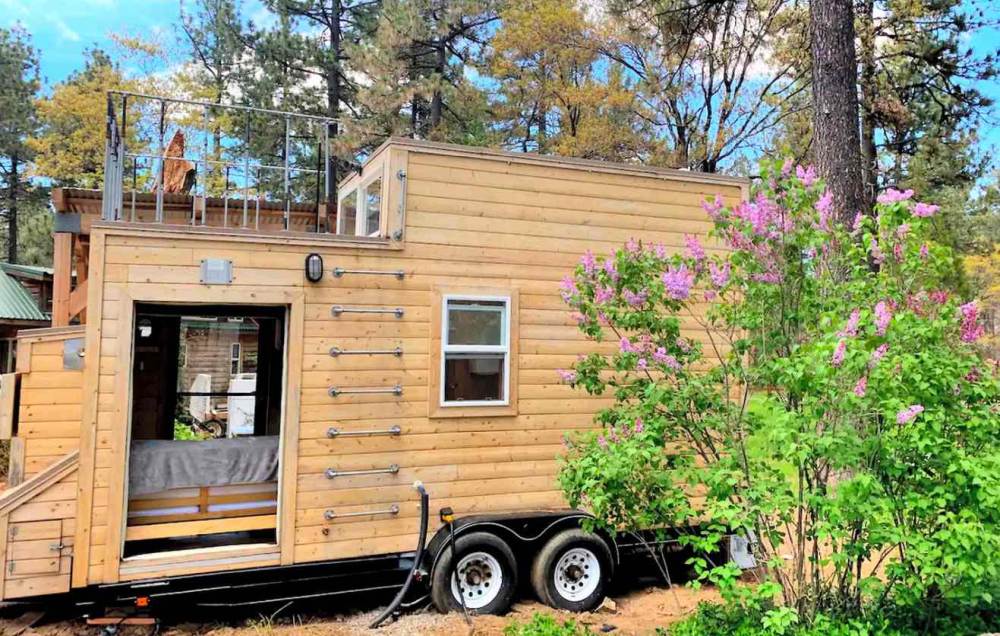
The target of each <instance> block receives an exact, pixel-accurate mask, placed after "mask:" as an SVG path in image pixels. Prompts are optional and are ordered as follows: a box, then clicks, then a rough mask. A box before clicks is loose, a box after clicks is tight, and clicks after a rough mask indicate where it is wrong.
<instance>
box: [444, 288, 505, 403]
mask: <svg viewBox="0 0 1000 636" xmlns="http://www.w3.org/2000/svg"><path fill="white" fill-rule="evenodd" d="M452 300H465V301H480V300H482V301H487V302H503V303H504V306H503V313H502V317H503V324H502V326H501V339H502V341H503V344H501V345H453V344H449V343H448V324H449V316H450V314H449V311H448V303H449V301H452ZM511 305H512V297H511V295H509V294H508V295H481V294H457V293H456V294H442V295H441V362H440V368H439V370H438V372H439V373H440V381H439V382H438V384H439V385H440V386H439V387H438V406H439V407H441V408H446V409H452V408H456V407H459V408H460V407H506V406H510V404H511V381H510V375H511V374H510V359H511V339H512V333H511V331H512V329H511ZM449 353H488V354H497V353H502V354H503V356H504V358H503V399H502V400H453V401H448V400H446V399H445V386H446V382H445V379H446V375H445V369H446V364H447V357H448V354H449Z"/></svg>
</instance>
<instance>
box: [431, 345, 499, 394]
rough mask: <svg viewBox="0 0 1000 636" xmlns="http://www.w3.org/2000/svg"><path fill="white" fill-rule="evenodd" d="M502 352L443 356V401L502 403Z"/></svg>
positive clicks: (447, 354) (448, 354)
mask: <svg viewBox="0 0 1000 636" xmlns="http://www.w3.org/2000/svg"><path fill="white" fill-rule="evenodd" d="M506 357H507V354H505V353H494V354H479V353H446V354H445V363H444V399H445V402H469V401H502V400H504V399H506V396H505V395H504V359H505V358H506Z"/></svg>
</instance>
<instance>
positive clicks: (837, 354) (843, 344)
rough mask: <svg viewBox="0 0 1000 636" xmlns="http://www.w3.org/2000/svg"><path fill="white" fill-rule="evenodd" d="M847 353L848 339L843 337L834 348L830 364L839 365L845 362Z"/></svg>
mask: <svg viewBox="0 0 1000 636" xmlns="http://www.w3.org/2000/svg"><path fill="white" fill-rule="evenodd" d="M845 353H847V341H846V340H844V339H843V338H841V339H840V340H839V341H838V342H837V348H836V349H834V350H833V358H831V359H830V364H832V365H833V366H835V367H839V366H840V365H841V363H843V362H844V354H845Z"/></svg>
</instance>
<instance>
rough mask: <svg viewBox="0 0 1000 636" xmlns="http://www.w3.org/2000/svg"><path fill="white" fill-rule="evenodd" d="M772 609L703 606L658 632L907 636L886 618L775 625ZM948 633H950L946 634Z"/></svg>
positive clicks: (680, 635)
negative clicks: (691, 614)
mask: <svg viewBox="0 0 1000 636" xmlns="http://www.w3.org/2000/svg"><path fill="white" fill-rule="evenodd" d="M773 612H774V610H773V609H772V610H771V611H766V612H765V611H761V610H753V609H747V608H741V607H739V606H735V605H719V604H715V603H702V604H700V605H699V606H698V611H697V612H696V613H695V614H694V615H693V616H691V617H689V618H686V619H684V620H683V621H680V622H679V623H675V624H674V625H671V626H670V627H668V628H666V629H662V630H659V634H660V635H661V636H722V635H723V634H724V635H726V636H909V634H910V633H909V632H907V631H900V630H896V629H893V628H891V627H890V626H889V625H888V621H886V620H885V619H868V620H864V619H858V618H852V619H834V618H830V617H828V616H824V615H819V616H817V617H816V618H815V619H814V620H813V622H812V624H810V625H799V624H797V623H794V624H788V625H782V624H775V622H774V621H773V620H769V617H772V618H773V617H774V616H775V614H774V613H773ZM949 633H951V632H949Z"/></svg>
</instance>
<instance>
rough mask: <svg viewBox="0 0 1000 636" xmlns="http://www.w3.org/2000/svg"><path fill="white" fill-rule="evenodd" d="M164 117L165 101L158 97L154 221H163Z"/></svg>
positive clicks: (165, 162) (165, 151) (164, 177)
mask: <svg viewBox="0 0 1000 636" xmlns="http://www.w3.org/2000/svg"><path fill="white" fill-rule="evenodd" d="M166 119H167V101H166V100H165V99H163V98H160V126H159V132H160V152H159V154H160V174H159V176H158V177H157V181H158V182H159V183H158V184H157V187H156V222H157V223H163V188H164V184H165V182H166V172H167V160H166V154H167V149H166V146H165V145H164V142H163V135H164V133H165V132H166V129H165V127H166Z"/></svg>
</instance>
